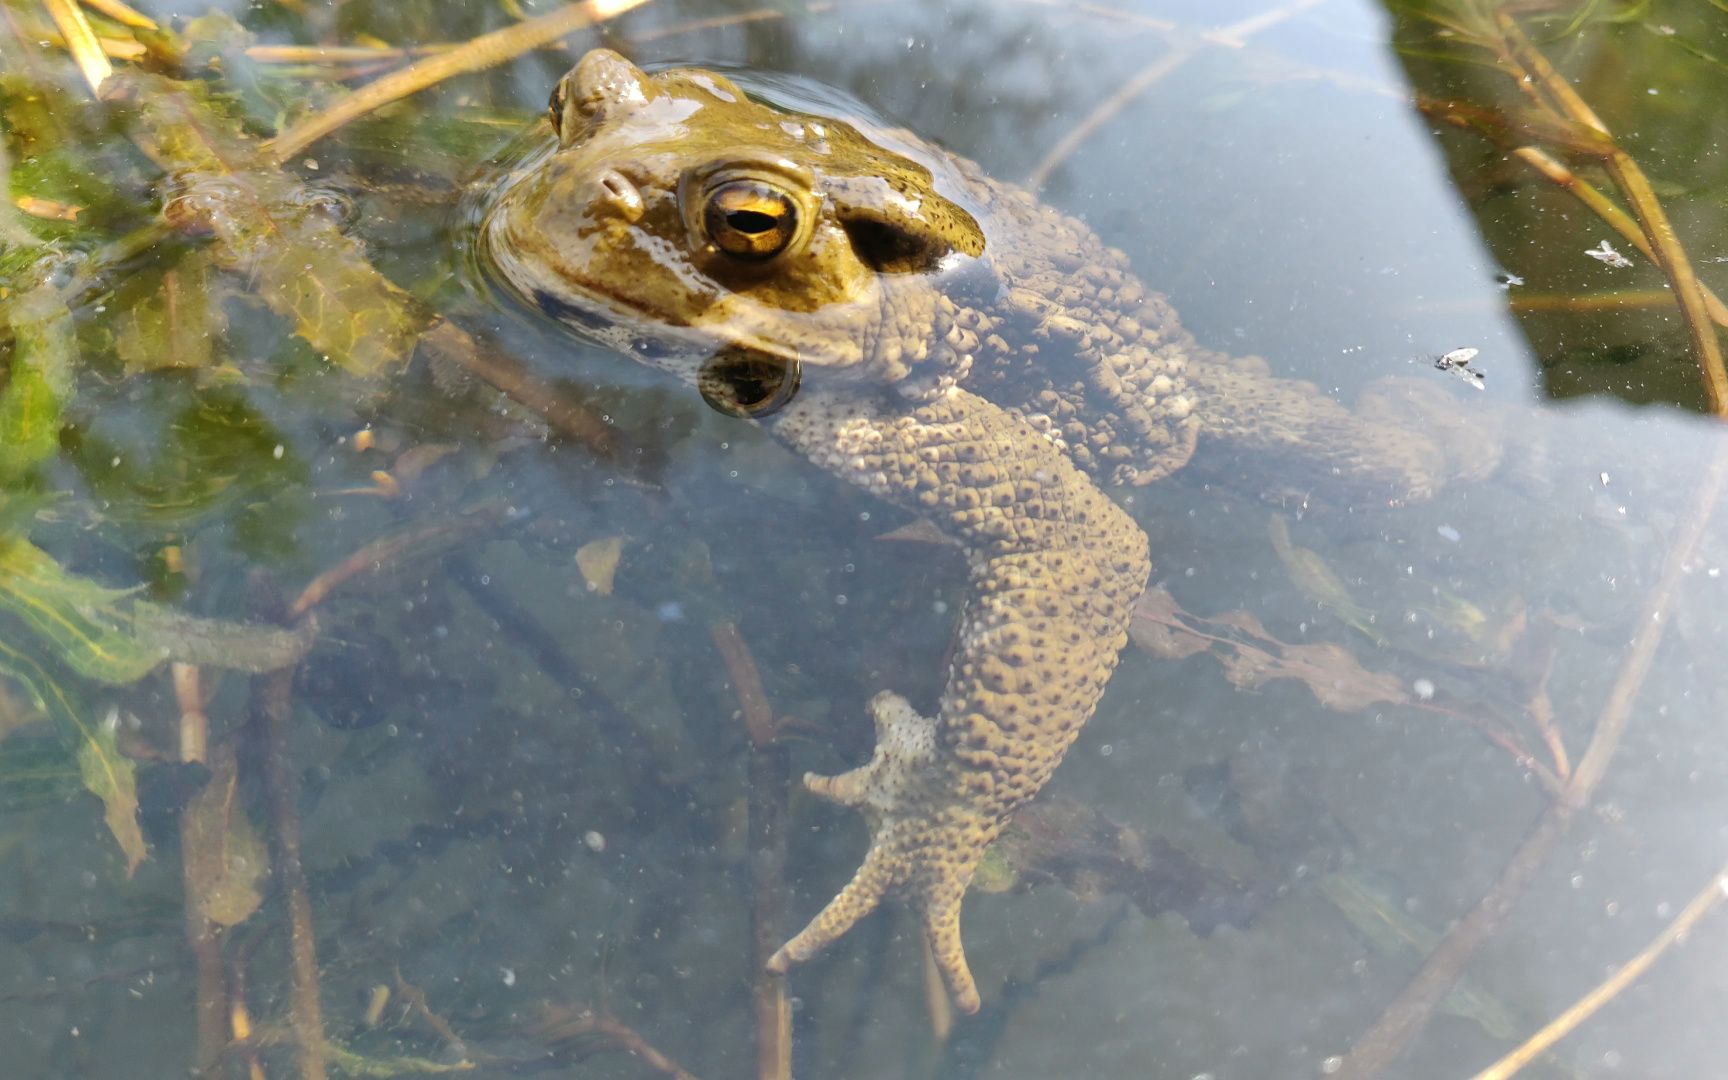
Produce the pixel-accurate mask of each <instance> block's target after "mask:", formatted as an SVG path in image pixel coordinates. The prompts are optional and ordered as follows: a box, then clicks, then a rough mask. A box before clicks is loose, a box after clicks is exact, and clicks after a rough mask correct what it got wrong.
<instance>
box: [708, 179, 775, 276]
mask: <svg viewBox="0 0 1728 1080" xmlns="http://www.w3.org/2000/svg"><path fill="white" fill-rule="evenodd" d="M702 227H703V229H705V230H706V231H707V233H708V239H709V240H712V241H713V242H714V246H715V247H717V248H719V249H720V250H721V251H724V252H725V253H726V254H728V255H731V256H733V257H734V258H738V259H744V260H747V261H751V262H760V261H762V260H764V259H772V258H773V257H774V256H776V255H778V254H780V253H781V252H782V251H785V250H786V248H787V246H788V245H790V244H791V243H792V238H793V237H794V236H796V235H797V233H798V204H797V203H795V202H793V201H792V196H790V195H788V194H786V193H785V192H784V191H781V190H780V189H779V188H777V187H775V186H774V185H772V184H768V183H764V182H763V181H761V180H728V181H726V182H725V183H721V184H716V185H714V186H713V187H712V188H709V189H708V191H707V193H706V194H705V195H704V196H703V204H702Z"/></svg>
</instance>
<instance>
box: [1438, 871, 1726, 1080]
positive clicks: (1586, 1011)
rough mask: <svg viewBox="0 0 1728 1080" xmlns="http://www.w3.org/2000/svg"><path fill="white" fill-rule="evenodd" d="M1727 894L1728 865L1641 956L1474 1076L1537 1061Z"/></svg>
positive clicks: (1507, 1073) (1493, 1077) (1503, 1074)
mask: <svg viewBox="0 0 1728 1080" xmlns="http://www.w3.org/2000/svg"><path fill="white" fill-rule="evenodd" d="M1725 896H1728V866H1724V867H1722V868H1721V869H1720V870H1718V871H1716V874H1715V876H1714V877H1712V878H1711V879H1710V884H1708V885H1706V886H1704V888H1703V889H1702V890H1701V891H1699V893H1698V895H1697V896H1694V897H1693V898H1692V902H1691V903H1689V904H1687V905H1686V908H1685V910H1684V911H1682V912H1680V914H1678V915H1676V916H1674V921H1673V922H1671V923H1669V924H1668V925H1667V926H1666V927H1665V928H1663V930H1662V932H1661V933H1660V934H1657V935H1656V939H1655V940H1654V941H1652V942H1650V944H1649V945H1646V946H1645V947H1644V949H1643V950H1642V951H1641V952H1639V953H1638V955H1637V956H1634V957H1633V958H1632V959H1630V960H1628V961H1626V963H1625V964H1623V965H1622V966H1621V967H1620V969H1619V970H1617V971H1615V972H1614V974H1612V975H1610V976H1608V977H1607V978H1606V979H1604V980H1602V982H1600V983H1599V984H1597V986H1596V988H1595V989H1593V990H1591V991H1590V992H1589V993H1588V994H1585V995H1584V996H1583V997H1581V998H1579V999H1578V1001H1577V1002H1576V1003H1574V1004H1573V1005H1572V1007H1571V1008H1569V1009H1567V1010H1566V1011H1565V1012H1563V1013H1561V1014H1560V1015H1559V1016H1556V1017H1555V1018H1554V1019H1553V1020H1551V1021H1549V1022H1548V1023H1547V1024H1545V1025H1544V1026H1543V1028H1542V1030H1541V1031H1538V1032H1537V1033H1536V1034H1534V1035H1532V1036H1530V1038H1529V1039H1528V1040H1526V1041H1525V1043H1524V1045H1522V1046H1520V1047H1519V1048H1518V1049H1516V1050H1514V1051H1512V1052H1511V1053H1510V1054H1507V1055H1506V1056H1505V1057H1503V1058H1501V1059H1500V1060H1499V1061H1496V1062H1495V1063H1494V1064H1492V1065H1490V1066H1488V1068H1486V1069H1483V1070H1482V1071H1481V1072H1479V1073H1477V1074H1476V1075H1475V1076H1474V1077H1472V1080H1507V1078H1508V1077H1511V1076H1512V1075H1514V1074H1515V1073H1517V1072H1518V1071H1519V1070H1520V1069H1522V1068H1523V1067H1524V1066H1526V1065H1528V1064H1530V1063H1531V1062H1532V1061H1535V1060H1536V1059H1537V1058H1538V1057H1540V1056H1541V1055H1542V1054H1543V1053H1544V1052H1545V1051H1547V1049H1548V1048H1549V1047H1550V1046H1553V1045H1554V1044H1555V1043H1557V1042H1559V1041H1560V1040H1561V1039H1563V1038H1565V1037H1566V1036H1567V1035H1568V1034H1570V1033H1571V1032H1572V1031H1573V1030H1574V1029H1575V1028H1577V1027H1578V1025H1579V1024H1582V1023H1583V1022H1584V1021H1586V1020H1588V1019H1590V1017H1592V1016H1594V1015H1595V1014H1596V1011H1597V1010H1598V1009H1600V1008H1602V1006H1604V1005H1606V1004H1608V1003H1609V1002H1610V1001H1612V1000H1614V998H1615V997H1616V996H1617V995H1618V994H1619V993H1620V992H1621V991H1622V990H1625V989H1626V988H1627V987H1628V986H1631V985H1632V983H1633V982H1634V981H1636V980H1637V978H1638V976H1640V975H1642V974H1644V973H1645V972H1646V971H1648V970H1650V965H1651V964H1654V963H1655V962H1656V961H1657V960H1658V959H1660V958H1661V956H1662V954H1663V953H1665V952H1667V951H1668V950H1669V949H1670V948H1671V947H1673V946H1674V944H1675V943H1677V942H1678V941H1680V939H1681V938H1683V937H1685V936H1686V932H1687V931H1689V930H1691V929H1692V927H1693V926H1695V925H1696V924H1697V922H1698V920H1699V919H1702V918H1703V917H1704V916H1706V915H1708V914H1709V913H1710V912H1711V911H1712V910H1713V909H1714V908H1715V907H1716V905H1717V904H1719V903H1721V902H1722V900H1723V898H1724V897H1725Z"/></svg>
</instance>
